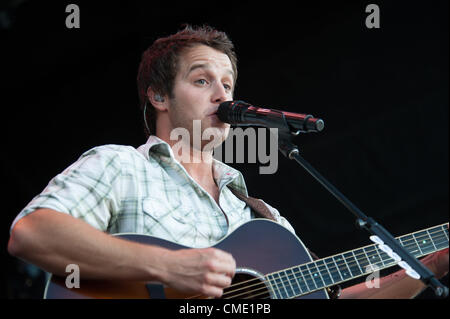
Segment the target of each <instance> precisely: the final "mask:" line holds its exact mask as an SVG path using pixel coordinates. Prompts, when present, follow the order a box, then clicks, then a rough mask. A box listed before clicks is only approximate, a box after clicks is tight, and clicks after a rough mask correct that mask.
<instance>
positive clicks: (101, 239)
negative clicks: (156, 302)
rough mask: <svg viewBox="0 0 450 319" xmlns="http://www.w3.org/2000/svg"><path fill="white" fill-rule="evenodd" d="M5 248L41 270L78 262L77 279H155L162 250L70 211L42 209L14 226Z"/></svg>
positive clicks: (62, 268) (60, 271)
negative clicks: (118, 235)
mask: <svg viewBox="0 0 450 319" xmlns="http://www.w3.org/2000/svg"><path fill="white" fill-rule="evenodd" d="M8 250H9V252H10V253H11V254H12V255H14V256H16V257H18V258H21V259H24V260H26V261H27V262H30V263H32V264H35V265H36V266H38V267H40V268H42V269H43V270H45V271H48V272H51V273H54V274H57V275H67V274H66V273H65V269H66V266H67V265H69V264H77V265H78V266H79V269H80V276H81V278H88V279H94V278H95V279H126V280H155V279H156V280H157V279H158V278H157V277H158V274H160V273H161V269H160V268H163V266H162V265H161V262H162V258H158V257H162V256H163V255H164V254H165V253H166V249H164V248H161V247H156V246H148V245H142V244H138V243H134V242H129V241H125V240H123V239H120V238H116V237H113V236H110V235H108V234H105V233H103V232H101V231H99V230H97V229H95V228H93V227H91V226H90V225H88V224H87V223H85V222H83V221H81V220H78V219H76V218H73V217H72V216H70V215H67V214H63V213H59V212H55V211H51V210H49V209H41V210H37V211H36V212H33V213H31V214H30V215H28V216H26V217H24V218H23V219H21V220H20V221H19V222H18V223H17V224H16V225H15V227H14V229H13V231H12V234H11V238H10V242H9V244H8Z"/></svg>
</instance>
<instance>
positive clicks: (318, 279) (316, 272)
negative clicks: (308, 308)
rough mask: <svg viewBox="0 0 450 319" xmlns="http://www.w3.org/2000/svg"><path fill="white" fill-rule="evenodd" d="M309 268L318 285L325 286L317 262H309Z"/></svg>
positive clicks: (319, 286) (318, 286)
mask: <svg viewBox="0 0 450 319" xmlns="http://www.w3.org/2000/svg"><path fill="white" fill-rule="evenodd" d="M308 268H309V272H310V273H311V275H312V277H313V279H314V281H315V285H316V287H317V288H321V287H323V286H325V283H324V281H323V279H322V276H321V274H320V271H319V270H318V269H317V266H316V265H315V263H311V264H308Z"/></svg>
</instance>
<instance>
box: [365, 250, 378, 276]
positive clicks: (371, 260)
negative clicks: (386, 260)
mask: <svg viewBox="0 0 450 319" xmlns="http://www.w3.org/2000/svg"><path fill="white" fill-rule="evenodd" d="M368 248H371V249H372V250H371V251H372V253H371V251H368V250H367V249H368ZM364 252H365V253H366V256H367V258H368V260H369V265H368V266H369V267H370V269H372V268H373V267H372V266H375V267H377V268H380V266H379V265H377V264H378V263H379V262H380V260H379V258H380V255H379V254H378V252H377V250H376V249H375V246H374V245H371V246H369V247H366V248H364ZM376 255H378V259H377V256H376ZM381 263H382V262H381ZM370 271H372V270H370Z"/></svg>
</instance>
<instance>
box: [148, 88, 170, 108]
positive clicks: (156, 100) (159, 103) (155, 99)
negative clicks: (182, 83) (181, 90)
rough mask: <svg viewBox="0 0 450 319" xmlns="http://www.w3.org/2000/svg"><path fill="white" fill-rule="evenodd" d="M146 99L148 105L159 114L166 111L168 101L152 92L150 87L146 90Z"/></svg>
mask: <svg viewBox="0 0 450 319" xmlns="http://www.w3.org/2000/svg"><path fill="white" fill-rule="evenodd" d="M147 97H148V100H149V101H150V103H151V104H152V105H153V106H154V107H155V108H156V109H157V110H158V111H161V112H165V111H167V106H168V99H167V97H166V96H162V95H161V94H158V93H156V92H155V91H153V89H152V88H151V87H149V88H148V89H147Z"/></svg>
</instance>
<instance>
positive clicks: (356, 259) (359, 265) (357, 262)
mask: <svg viewBox="0 0 450 319" xmlns="http://www.w3.org/2000/svg"><path fill="white" fill-rule="evenodd" d="M352 254H353V257H354V258H355V262H356V265H357V266H358V267H359V271H360V272H361V274H363V273H364V270H363V269H362V268H361V264H360V263H359V261H358V258H357V257H356V255H355V251H354V250H352Z"/></svg>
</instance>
